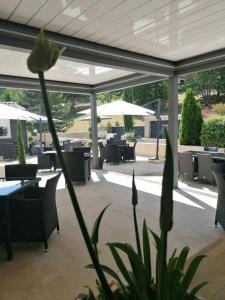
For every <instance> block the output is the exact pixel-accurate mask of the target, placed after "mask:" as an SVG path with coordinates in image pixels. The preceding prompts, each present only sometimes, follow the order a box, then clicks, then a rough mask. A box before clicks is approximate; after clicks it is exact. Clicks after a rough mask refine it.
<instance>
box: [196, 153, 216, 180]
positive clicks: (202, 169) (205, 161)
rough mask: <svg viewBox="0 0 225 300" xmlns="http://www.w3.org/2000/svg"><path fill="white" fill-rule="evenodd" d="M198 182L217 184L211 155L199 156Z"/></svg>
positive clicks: (200, 154)
mask: <svg viewBox="0 0 225 300" xmlns="http://www.w3.org/2000/svg"><path fill="white" fill-rule="evenodd" d="M197 157H198V180H199V181H206V182H209V183H215V180H214V176H213V174H212V165H213V160H212V156H211V154H202V153H199V154H198V156H197Z"/></svg>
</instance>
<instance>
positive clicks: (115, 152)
mask: <svg viewBox="0 0 225 300" xmlns="http://www.w3.org/2000/svg"><path fill="white" fill-rule="evenodd" d="M120 160H121V154H120V152H119V148H118V145H114V144H107V145H106V161H107V162H117V163H118V162H119V161H120Z"/></svg>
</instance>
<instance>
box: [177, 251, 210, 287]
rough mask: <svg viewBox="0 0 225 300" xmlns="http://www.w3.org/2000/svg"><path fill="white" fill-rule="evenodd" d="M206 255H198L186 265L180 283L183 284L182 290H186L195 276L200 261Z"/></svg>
mask: <svg viewBox="0 0 225 300" xmlns="http://www.w3.org/2000/svg"><path fill="white" fill-rule="evenodd" d="M205 257H206V256H205V255H200V256H197V257H195V258H194V259H193V260H192V262H191V264H190V266H189V267H188V269H187V271H186V272H185V274H184V277H183V279H182V281H181V284H182V286H183V289H184V291H185V292H186V291H187V290H188V288H189V286H190V284H191V282H192V280H193V278H194V276H195V273H196V271H197V269H198V267H199V265H200V263H201V261H202V260H203V259H204V258H205Z"/></svg>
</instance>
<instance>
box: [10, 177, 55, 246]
mask: <svg viewBox="0 0 225 300" xmlns="http://www.w3.org/2000/svg"><path fill="white" fill-rule="evenodd" d="M60 175H61V172H60V173H58V174H57V175H56V176H54V177H53V178H50V179H48V181H47V183H46V186H45V188H40V187H33V188H30V189H28V190H27V191H26V192H25V194H24V198H23V199H14V200H13V201H12V203H11V204H10V215H11V233H12V241H14V242H43V243H44V246H45V249H46V250H47V249H48V238H49V237H50V235H51V234H52V232H53V231H54V230H55V229H57V231H59V221H58V213H57V207H56V187H57V183H58V180H59V177H60Z"/></svg>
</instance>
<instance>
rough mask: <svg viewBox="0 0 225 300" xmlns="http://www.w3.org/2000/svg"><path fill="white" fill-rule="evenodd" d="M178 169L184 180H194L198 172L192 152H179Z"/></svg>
mask: <svg viewBox="0 0 225 300" xmlns="http://www.w3.org/2000/svg"><path fill="white" fill-rule="evenodd" d="M178 169H179V177H180V178H181V179H182V180H194V178H195V177H196V176H197V174H196V173H195V167H194V161H193V158H192V154H191V152H183V153H178Z"/></svg>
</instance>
